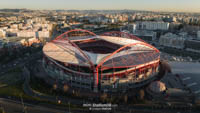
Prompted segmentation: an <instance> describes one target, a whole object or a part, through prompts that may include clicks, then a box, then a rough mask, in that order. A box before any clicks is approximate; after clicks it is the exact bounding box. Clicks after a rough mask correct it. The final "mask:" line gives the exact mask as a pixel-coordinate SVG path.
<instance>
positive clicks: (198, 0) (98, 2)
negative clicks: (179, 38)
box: [0, 0, 200, 12]
mask: <svg viewBox="0 0 200 113" xmlns="http://www.w3.org/2000/svg"><path fill="white" fill-rule="evenodd" d="M2 8H27V9H42V10H43V9H49V10H54V9H66V10H68V9H78V10H99V9H101V10H110V9H116V10H120V9H131V10H148V11H175V12H200V0H0V9H2Z"/></svg>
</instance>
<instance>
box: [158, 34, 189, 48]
mask: <svg viewBox="0 0 200 113" xmlns="http://www.w3.org/2000/svg"><path fill="white" fill-rule="evenodd" d="M184 42H185V38H183V37H181V36H178V35H176V34H172V33H167V34H165V35H162V36H161V37H160V39H159V44H160V45H162V46H166V47H173V48H177V49H183V48H184V47H185V44H184Z"/></svg>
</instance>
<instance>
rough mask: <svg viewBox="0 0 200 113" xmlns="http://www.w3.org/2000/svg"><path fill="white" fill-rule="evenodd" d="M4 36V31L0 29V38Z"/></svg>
mask: <svg viewBox="0 0 200 113" xmlns="http://www.w3.org/2000/svg"><path fill="white" fill-rule="evenodd" d="M5 36H6V31H4V30H3V29H0V38H4V37H5Z"/></svg>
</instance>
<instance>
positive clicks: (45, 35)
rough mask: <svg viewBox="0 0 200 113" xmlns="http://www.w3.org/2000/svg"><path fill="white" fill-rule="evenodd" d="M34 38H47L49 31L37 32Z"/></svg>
mask: <svg viewBox="0 0 200 113" xmlns="http://www.w3.org/2000/svg"><path fill="white" fill-rule="evenodd" d="M36 37H37V38H49V37H50V33H49V31H38V32H36Z"/></svg>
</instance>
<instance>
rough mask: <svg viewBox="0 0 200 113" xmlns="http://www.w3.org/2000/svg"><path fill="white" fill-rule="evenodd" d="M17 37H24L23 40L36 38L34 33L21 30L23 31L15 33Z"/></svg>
mask: <svg viewBox="0 0 200 113" xmlns="http://www.w3.org/2000/svg"><path fill="white" fill-rule="evenodd" d="M17 37H25V38H28V37H36V35H35V32H34V31H26V30H23V31H19V32H17Z"/></svg>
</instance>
